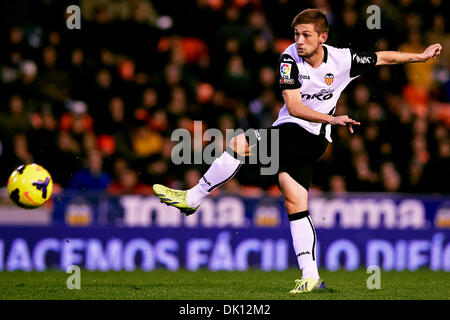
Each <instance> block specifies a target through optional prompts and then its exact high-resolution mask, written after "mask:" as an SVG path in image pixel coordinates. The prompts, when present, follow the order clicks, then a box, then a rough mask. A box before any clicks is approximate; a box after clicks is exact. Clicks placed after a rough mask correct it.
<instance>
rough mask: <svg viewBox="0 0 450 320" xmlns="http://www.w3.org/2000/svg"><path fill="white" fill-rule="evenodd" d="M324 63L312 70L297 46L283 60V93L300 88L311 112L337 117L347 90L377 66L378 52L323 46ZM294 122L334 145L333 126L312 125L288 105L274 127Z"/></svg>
mask: <svg viewBox="0 0 450 320" xmlns="http://www.w3.org/2000/svg"><path fill="white" fill-rule="evenodd" d="M323 48H324V53H325V55H324V61H323V63H322V64H321V65H320V66H319V67H318V68H313V67H311V66H310V65H309V64H308V63H307V62H305V61H303V59H302V58H301V57H299V55H298V53H297V49H296V45H295V43H294V44H292V45H290V46H289V47H288V48H287V49H286V50H285V51H284V52H283V54H282V55H281V56H280V60H279V68H280V70H279V71H280V73H279V74H280V78H279V86H280V90H281V91H283V90H286V89H297V88H300V92H301V100H302V102H303V103H304V104H305V105H306V106H308V107H309V108H311V109H313V110H315V111H318V112H322V113H325V114H330V115H332V114H334V111H335V110H336V103H337V101H338V99H339V96H340V95H341V93H342V91H343V90H344V89H345V87H346V86H347V85H348V84H349V83H350V81H352V80H353V79H356V78H357V77H358V76H360V75H361V74H362V73H363V72H365V71H367V70H369V69H370V68H372V67H373V66H375V64H376V62H377V56H376V54H375V53H374V52H359V51H355V50H352V49H349V48H335V47H332V46H329V45H323ZM287 122H293V123H297V124H298V125H300V126H302V127H303V128H304V129H305V130H307V131H308V132H310V133H312V134H315V135H319V134H320V133H321V132H322V133H324V134H325V138H326V139H327V140H328V141H330V142H331V125H329V124H328V125H325V124H322V123H318V122H311V121H307V120H303V119H300V118H298V117H294V116H291V115H290V114H289V111H288V109H287V107H286V105H284V106H283V108H282V109H281V110H280V112H279V114H278V118H277V120H276V121H275V122H274V123H273V125H274V126H277V125H280V124H282V123H287Z"/></svg>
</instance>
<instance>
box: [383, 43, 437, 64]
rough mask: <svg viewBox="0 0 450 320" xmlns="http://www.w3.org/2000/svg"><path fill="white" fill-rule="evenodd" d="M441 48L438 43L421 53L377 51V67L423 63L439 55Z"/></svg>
mask: <svg viewBox="0 0 450 320" xmlns="http://www.w3.org/2000/svg"><path fill="white" fill-rule="evenodd" d="M441 50H442V46H441V45H440V44H439V43H435V44H432V45H431V46H429V47H428V48H426V49H425V50H424V51H423V52H422V53H408V52H400V51H377V52H375V53H376V55H377V64H376V65H377V66H383V65H391V64H402V63H410V62H425V61H427V60H429V59H431V58H433V59H434V58H436V57H437V56H439V55H440V54H441Z"/></svg>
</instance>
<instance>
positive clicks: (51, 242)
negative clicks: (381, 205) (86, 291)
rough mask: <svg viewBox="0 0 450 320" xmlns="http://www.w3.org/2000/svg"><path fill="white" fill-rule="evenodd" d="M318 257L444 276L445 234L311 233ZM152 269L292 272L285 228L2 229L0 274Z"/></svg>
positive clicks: (449, 261)
mask: <svg viewBox="0 0 450 320" xmlns="http://www.w3.org/2000/svg"><path fill="white" fill-rule="evenodd" d="M317 237H318V243H317V244H316V253H317V259H318V263H319V266H320V267H324V268H326V269H328V270H337V269H341V268H343V269H345V270H349V271H351V270H355V269H357V268H359V267H367V266H370V265H376V266H380V267H381V268H382V270H399V271H400V270H416V269H418V268H427V269H432V270H445V271H450V230H448V229H447V230H436V229H434V228H433V229H426V230H414V231H411V230H399V229H395V230H374V229H361V230H346V229H335V230H326V229H322V230H317ZM71 265H78V266H80V267H83V268H86V269H88V270H103V271H106V270H127V271H133V270H136V269H142V270H146V271H150V270H153V269H155V268H163V269H168V270H178V269H180V268H185V269H188V270H192V271H195V270H197V269H199V268H207V269H209V270H247V269H248V268H258V269H262V270H267V271H269V270H278V271H282V270H285V269H286V268H289V267H297V261H296V258H295V254H294V252H293V249H292V243H291V235H290V231H289V228H288V227H283V226H281V227H277V228H256V227H250V228H187V227H182V228H155V227H151V228H117V227H101V228H99V227H86V228H81V227H79V228H75V227H8V228H6V227H1V228H0V271H14V270H24V271H31V270H38V271H43V270H46V269H49V268H52V269H54V268H56V269H62V270H66V268H67V267H68V266H71Z"/></svg>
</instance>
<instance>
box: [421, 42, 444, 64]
mask: <svg viewBox="0 0 450 320" xmlns="http://www.w3.org/2000/svg"><path fill="white" fill-rule="evenodd" d="M441 50H442V46H441V45H440V44H439V43H435V44H432V45H431V46H429V47H428V48H426V49H425V50H424V51H423V52H422V54H421V56H422V60H423V61H424V62H425V61H427V60H428V59H430V58H433V59H435V58H436V57H437V56H439V55H440V54H441Z"/></svg>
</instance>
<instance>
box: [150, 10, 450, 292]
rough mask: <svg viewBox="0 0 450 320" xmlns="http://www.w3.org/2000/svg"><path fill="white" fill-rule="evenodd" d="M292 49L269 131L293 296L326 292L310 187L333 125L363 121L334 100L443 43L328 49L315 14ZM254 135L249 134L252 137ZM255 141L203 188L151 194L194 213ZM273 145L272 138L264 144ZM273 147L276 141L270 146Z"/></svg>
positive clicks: (302, 17) (217, 167)
mask: <svg viewBox="0 0 450 320" xmlns="http://www.w3.org/2000/svg"><path fill="white" fill-rule="evenodd" d="M292 28H293V30H294V39H295V43H293V44H292V45H290V46H289V47H288V48H287V49H286V50H285V51H284V52H283V54H282V55H281V57H280V60H279V68H280V79H279V87H280V90H281V93H282V96H283V99H284V103H285V104H284V106H283V108H282V109H281V110H280V112H279V115H278V119H277V120H276V121H275V122H274V123H273V126H272V127H270V128H268V129H267V130H278V133H279V140H278V143H279V155H278V156H279V170H278V183H279V187H280V190H281V192H282V193H283V196H284V201H285V208H286V211H287V213H288V218H289V221H290V229H291V235H292V241H293V246H294V250H295V253H296V255H297V260H298V265H299V268H300V269H301V271H302V277H301V279H297V280H295V287H294V289H292V290H291V291H290V294H298V293H303V292H309V291H313V290H317V289H323V288H325V283H324V282H323V281H322V280H321V279H320V276H319V272H318V270H317V263H316V248H315V245H316V232H315V229H314V226H313V223H312V221H311V218H310V215H309V212H308V188H309V186H310V183H311V178H312V171H313V164H314V162H315V161H316V160H318V159H319V158H320V157H321V155H322V154H323V153H324V152H325V149H326V147H327V145H328V143H330V142H331V137H330V133H331V126H333V125H339V126H347V127H348V129H349V131H350V133H353V126H355V125H359V124H360V123H359V122H357V121H355V120H353V119H351V118H350V117H349V116H347V115H338V116H334V112H335V106H336V102H337V101H338V98H339V96H340V94H341V92H342V91H343V90H344V89H345V87H346V86H347V85H348V84H349V83H350V81H352V80H353V79H355V78H357V77H358V76H359V75H361V74H362V73H363V72H365V71H367V70H369V69H370V68H372V67H374V66H380V65H390V64H401V63H408V62H425V61H427V60H428V59H430V58H435V57H436V56H438V55H439V54H440V52H441V50H442V47H441V45H439V44H433V45H431V46H429V47H428V48H427V49H426V50H425V51H424V52H422V53H404V52H397V51H378V52H358V51H355V50H352V49H349V48H343V49H341V48H335V47H332V46H329V45H326V44H325V42H326V40H327V37H328V22H327V19H326V16H325V15H324V14H323V13H322V12H320V11H319V10H317V9H307V10H304V11H302V12H300V13H299V14H298V15H297V16H296V17H295V18H294V20H293V22H292ZM247 132H249V131H247ZM250 132H253V134H254V135H256V139H254V138H255V137H251V138H253V139H250V137H249V136H248V134H247V135H246V134H239V135H237V136H235V137H233V138H232V139H231V141H230V144H229V146H228V147H227V150H226V151H225V152H224V153H223V154H222V155H221V156H220V157H218V158H217V159H215V161H214V162H213V163H212V164H211V166H210V167H209V169H208V170H207V171H206V173H205V174H204V175H203V176H202V177H201V178H200V180H199V182H198V184H197V185H196V186H194V187H193V188H191V189H189V190H185V191H182V190H174V189H170V188H167V187H165V186H162V185H158V184H155V185H154V186H153V190H154V192H155V194H156V195H157V196H158V197H159V198H160V199H161V201H162V202H164V203H166V204H168V205H172V206H174V207H177V208H179V209H180V210H181V211H182V212H184V213H185V214H186V215H189V214H192V213H194V212H195V211H196V210H197V208H198V207H199V205H200V203H201V202H202V200H203V199H205V198H206V197H207V196H208V195H209V194H210V193H211V192H212V191H213V190H214V189H216V188H218V187H220V186H221V185H222V184H224V183H225V182H226V181H228V180H230V179H231V178H232V177H233V176H234V175H235V174H236V172H237V171H238V170H239V168H240V167H241V165H242V163H243V162H244V160H245V158H243V157H248V156H250V155H251V149H252V147H254V146H255V144H252V145H249V141H251V140H253V141H257V142H256V144H262V143H266V144H267V143H271V142H270V141H265V139H263V138H262V135H260V134H259V132H258V130H252V131H250ZM267 140H269V139H267ZM272 143H276V141H275V142H273V141H272Z"/></svg>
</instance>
